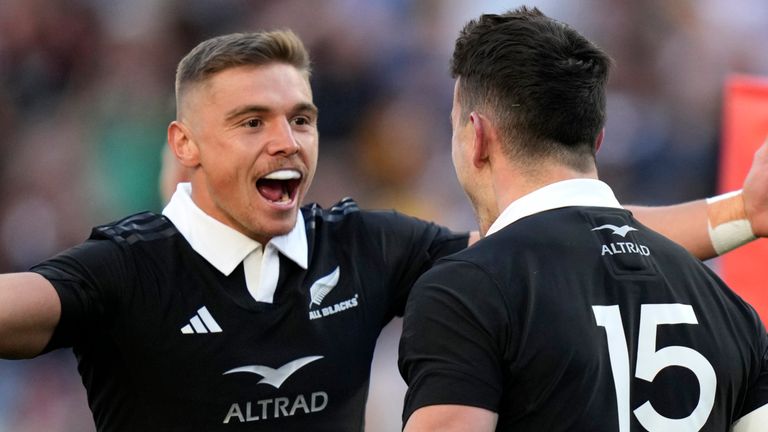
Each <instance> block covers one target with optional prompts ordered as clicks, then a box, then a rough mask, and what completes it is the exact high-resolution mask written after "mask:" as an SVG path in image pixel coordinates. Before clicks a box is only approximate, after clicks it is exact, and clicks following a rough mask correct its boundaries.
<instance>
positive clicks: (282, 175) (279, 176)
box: [264, 169, 301, 180]
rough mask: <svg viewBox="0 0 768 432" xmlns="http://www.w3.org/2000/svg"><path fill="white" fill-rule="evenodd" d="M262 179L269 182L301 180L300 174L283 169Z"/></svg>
mask: <svg viewBox="0 0 768 432" xmlns="http://www.w3.org/2000/svg"><path fill="white" fill-rule="evenodd" d="M264 178H265V179H269V180H293V179H298V178H301V173H300V172H298V171H296V170H292V169H283V170H278V171H274V172H271V173H269V174H267V175H265V176H264Z"/></svg>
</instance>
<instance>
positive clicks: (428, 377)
mask: <svg viewBox="0 0 768 432" xmlns="http://www.w3.org/2000/svg"><path fill="white" fill-rule="evenodd" d="M506 310H507V309H506V307H505V302H504V300H503V299H502V298H501V294H500V291H499V289H498V284H497V283H496V282H495V281H494V280H493V279H492V278H491V277H490V276H489V275H488V274H486V273H485V272H484V271H482V270H481V269H479V268H478V267H476V266H475V265H474V264H470V263H465V262H460V261H451V260H450V259H448V260H446V261H442V262H440V263H439V264H438V265H437V266H436V267H435V268H433V269H432V270H430V271H429V272H427V273H426V274H425V275H424V276H423V277H422V278H421V279H419V281H418V282H417V283H416V285H415V286H414V288H413V292H412V293H411V296H410V297H409V299H408V303H407V305H406V311H405V318H404V323H403V334H402V337H401V340H400V358H399V363H398V365H399V368H400V374H401V375H402V376H403V378H404V379H405V381H406V383H407V384H408V391H407V393H406V397H405V406H404V410H403V424H405V422H407V420H408V418H409V417H410V415H411V414H412V413H413V412H414V411H416V410H417V409H418V408H421V407H425V406H428V405H440V404H457V405H468V406H474V407H480V408H485V409H488V410H491V411H494V412H498V404H499V401H500V399H501V395H502V391H503V382H504V376H503V375H504V374H503V370H502V367H501V364H502V359H503V358H504V354H503V353H504V351H505V350H506V345H507V343H506V342H505V341H507V340H509V335H508V330H509V326H508V324H506V323H508V322H509V320H508V319H506V318H505V317H506V316H507V312H506Z"/></svg>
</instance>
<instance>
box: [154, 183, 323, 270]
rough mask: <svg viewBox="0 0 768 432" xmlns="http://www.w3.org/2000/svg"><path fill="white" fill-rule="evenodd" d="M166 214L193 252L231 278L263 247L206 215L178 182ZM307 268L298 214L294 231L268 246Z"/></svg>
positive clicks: (188, 186)
mask: <svg viewBox="0 0 768 432" xmlns="http://www.w3.org/2000/svg"><path fill="white" fill-rule="evenodd" d="M163 215H165V216H166V217H168V219H170V220H171V222H173V224H174V225H175V226H176V228H177V229H178V230H179V232H180V233H181V235H183V236H184V238H185V239H187V242H189V244H190V246H192V249H194V250H195V251H196V252H197V253H199V254H200V255H201V256H202V257H203V258H205V259H206V260H207V261H208V262H209V263H211V265H213V266H214V267H216V269H217V270H219V271H220V272H222V273H223V274H225V275H227V276H229V275H230V274H231V273H232V271H234V270H235V268H237V266H238V265H239V264H240V263H241V262H242V261H243V259H245V257H246V256H248V254H250V253H251V252H253V251H254V250H256V249H258V248H260V247H261V246H262V245H261V243H259V242H257V241H256V240H253V239H251V238H249V237H247V236H245V235H244V234H242V233H240V232H239V231H237V230H235V229H233V228H231V227H229V226H227V225H225V224H223V223H221V222H219V221H218V220H216V219H214V218H212V217H211V216H209V215H208V214H206V213H205V212H204V211H203V210H201V209H200V207H198V206H197V204H195V203H194V201H192V185H191V184H190V183H179V185H178V186H177V187H176V192H174V194H173V196H172V197H171V200H170V202H168V205H167V206H165V208H164V209H163ZM270 246H272V247H274V248H275V249H277V250H279V251H280V253H282V254H283V255H285V256H286V257H288V258H289V259H291V260H292V261H293V262H295V263H296V264H298V265H299V267H301V268H303V269H305V270H306V269H307V262H308V259H309V254H308V247H307V233H306V231H305V230H304V218H303V217H301V213H299V215H298V217H297V218H296V225H294V227H293V229H292V230H291V232H289V233H288V234H285V235H282V236H279V237H275V238H273V239H272V240H270V241H269V243H267V247H270Z"/></svg>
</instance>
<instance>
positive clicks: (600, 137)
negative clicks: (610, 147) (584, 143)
mask: <svg viewBox="0 0 768 432" xmlns="http://www.w3.org/2000/svg"><path fill="white" fill-rule="evenodd" d="M603 138H605V128H602V129H600V133H599V134H597V139H595V154H597V151H598V150H600V145H602V144H603Z"/></svg>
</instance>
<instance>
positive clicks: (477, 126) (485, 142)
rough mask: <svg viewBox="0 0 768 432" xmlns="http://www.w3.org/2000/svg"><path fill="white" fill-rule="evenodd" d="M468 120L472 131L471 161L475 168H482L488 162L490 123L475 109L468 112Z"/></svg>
mask: <svg viewBox="0 0 768 432" xmlns="http://www.w3.org/2000/svg"><path fill="white" fill-rule="evenodd" d="M469 122H470V124H471V125H472V129H473V131H474V140H473V142H472V163H473V164H474V165H475V167H476V168H482V167H483V166H484V165H485V164H487V163H488V156H489V155H488V150H489V138H490V136H489V133H490V132H491V125H490V123H489V122H488V119H487V118H486V117H484V116H483V115H482V114H480V113H478V112H476V111H472V112H471V113H470V114H469Z"/></svg>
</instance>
